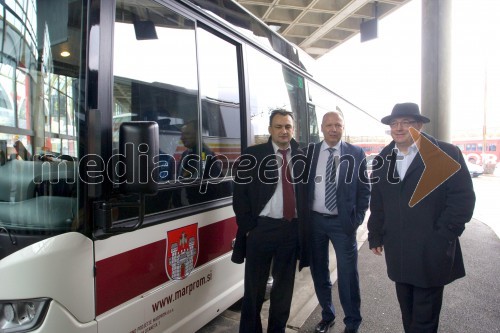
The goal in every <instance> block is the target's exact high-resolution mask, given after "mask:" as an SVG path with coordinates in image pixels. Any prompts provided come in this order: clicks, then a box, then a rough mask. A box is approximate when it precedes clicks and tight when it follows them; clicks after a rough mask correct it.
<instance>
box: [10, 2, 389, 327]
mask: <svg viewBox="0 0 500 333" xmlns="http://www.w3.org/2000/svg"><path fill="white" fill-rule="evenodd" d="M1 8H2V11H0V20H1V21H2V24H1V25H0V30H1V33H0V39H1V43H0V45H1V49H0V52H1V57H0V83H1V86H2V96H1V98H2V100H3V101H5V102H4V103H3V104H2V106H1V108H2V109H1V117H2V123H0V156H1V159H0V286H1V288H0V332H45V333H54V332H82V333H84V332H85V333H87V332H88V333H90V332H93V333H97V332H99V333H116V332H122V333H132V332H133V333H140V332H179V331H181V332H195V331H196V330H198V329H200V328H201V327H203V326H204V325H205V324H206V323H208V322H209V321H210V320H212V319H213V318H214V317H216V316H217V315H219V314H220V313H221V312H222V311H224V310H225V309H227V308H228V307H229V306H231V305H232V304H234V303H235V302H236V301H237V300H239V299H240V298H241V297H242V294H243V271H244V268H243V265H237V264H233V263H232V262H231V261H230V258H231V254H232V245H233V240H234V237H235V233H236V222H235V215H234V212H233V209H232V197H231V195H232V186H233V165H234V163H235V161H236V160H237V158H238V156H239V154H240V152H241V150H242V149H243V148H245V147H247V146H249V145H252V144H255V143H256V142H261V141H262V140H265V138H267V137H268V121H269V114H270V111H271V110H273V109H275V108H286V109H289V110H291V111H292V112H293V113H294V115H295V120H296V133H295V137H296V139H297V141H299V143H300V144H301V145H306V144H308V143H310V142H318V140H320V139H321V135H320V129H319V124H320V123H321V118H322V116H323V115H324V113H326V112H328V111H331V110H335V109H336V108H340V109H341V110H342V112H343V113H344V115H345V117H346V118H349V117H351V118H353V119H355V120H356V122H357V123H359V122H363V118H362V117H363V114H364V113H363V112H361V110H360V109H359V108H357V107H356V106H355V105H353V104H352V103H350V102H349V101H347V100H345V99H344V98H342V97H341V96H339V95H337V94H335V93H333V92H332V91H331V90H329V89H328V88H326V87H325V86H324V85H322V84H321V83H319V82H317V81H316V80H315V79H314V78H313V75H312V68H313V67H314V61H313V60H312V59H311V58H310V57H308V56H307V55H306V54H305V53H304V52H302V51H301V50H300V49H299V48H297V47H296V46H294V45H292V44H290V43H288V42H287V41H285V40H284V39H283V38H282V37H280V36H279V35H278V34H276V33H274V32H273V31H272V30H270V29H269V28H268V27H267V26H266V25H265V24H264V23H262V22H261V21H259V20H257V19H256V18H255V17H254V16H253V15H252V14H250V13H249V12H247V11H246V10H245V9H243V7H241V6H240V5H238V4H237V3H235V2H233V1H231V0H218V1H205V0H191V1H188V0H176V1H173V0H170V1H168V0H158V1H155V0H142V1H136V0H109V1H108V0H106V1H103V0H76V1H75V0H44V1H28V0H26V1H3V2H2V4H1ZM358 113H359V114H360V115H358ZM352 123H354V121H353V122H352ZM365 124H366V126H365V128H372V127H373V126H376V125H377V124H372V123H371V122H370V120H366V123H365ZM381 133H383V129H381ZM188 157H190V158H192V159H190V160H188ZM189 161H192V163H191V162H189ZM184 162H186V164H189V163H191V164H190V172H188V173H187V174H185V173H184V172H180V171H181V170H183V167H182V166H183V163H184Z"/></svg>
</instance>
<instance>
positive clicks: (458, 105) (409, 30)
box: [317, 0, 500, 133]
mask: <svg viewBox="0 0 500 333" xmlns="http://www.w3.org/2000/svg"><path fill="white" fill-rule="evenodd" d="M471 3H472V2H471V1H470V0H453V1H452V30H451V31H452V87H451V110H452V111H451V112H452V116H451V117H452V124H451V129H452V133H453V132H454V131H459V130H463V129H470V128H477V129H478V130H480V129H482V125H483V114H484V111H485V110H486V119H487V126H488V127H492V128H493V127H496V128H500V20H498V18H497V17H496V16H498V13H500V1H499V0H474V1H473V5H471ZM421 5H422V4H421V0H412V1H410V2H409V3H407V4H406V5H404V6H402V7H401V8H400V9H399V10H397V11H395V12H394V13H392V14H390V15H388V16H386V17H385V18H383V19H382V20H380V22H379V26H378V36H379V37H378V38H377V39H375V40H372V41H368V42H364V43H361V42H360V41H359V35H358V36H355V37H353V38H351V39H350V40H349V41H347V42H346V43H344V44H343V45H341V46H339V47H337V48H335V49H334V50H333V51H331V52H330V53H328V54H326V55H324V56H323V57H321V58H320V59H319V60H318V61H317V62H318V65H319V68H321V69H322V70H321V71H320V74H321V76H320V77H319V79H320V81H322V82H323V83H324V84H325V85H326V86H328V87H329V88H331V89H332V90H334V91H335V92H337V93H339V94H340V95H342V96H343V97H345V98H347V99H349V100H350V101H352V102H353V103H354V104H356V105H358V106H359V107H361V108H362V109H364V110H366V111H368V112H369V113H371V114H373V115H374V116H375V117H377V118H382V117H383V116H385V115H387V114H389V113H390V112H391V109H392V107H393V106H394V104H395V103H399V102H416V103H418V104H420V69H421V67H420V66H421V47H420V44H421ZM485 73H487V74H485ZM485 82H486V84H485ZM485 87H486V89H485ZM485 91H486V94H485ZM485 103H486V104H485ZM485 105H486V108H485Z"/></svg>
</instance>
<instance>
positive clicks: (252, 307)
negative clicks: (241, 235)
mask: <svg viewBox="0 0 500 333" xmlns="http://www.w3.org/2000/svg"><path fill="white" fill-rule="evenodd" d="M297 250H298V223H297V221H296V220H294V221H292V222H287V221H284V220H277V219H268V218H259V220H258V223H257V226H256V227H255V228H254V229H252V230H251V231H250V233H249V234H248V236H247V241H246V262H245V292H244V295H243V302H242V308H241V319H240V333H261V332H262V323H261V320H260V311H261V309H262V304H263V303H264V295H265V292H266V284H267V279H268V278H269V272H270V270H271V262H272V272H271V274H272V277H273V280H274V281H273V286H272V289H271V299H270V307H269V319H268V325H267V332H268V333H274V332H279V333H284V332H285V328H286V322H287V320H288V317H289V315H290V306H291V303H292V294H293V285H294V282H295V270H296V265H297V253H298V251H297Z"/></svg>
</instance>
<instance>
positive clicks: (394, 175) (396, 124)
mask: <svg viewBox="0 0 500 333" xmlns="http://www.w3.org/2000/svg"><path fill="white" fill-rule="evenodd" d="M428 122H429V119H428V118H426V117H424V116H422V115H420V110H419V108H418V105H417V104H414V103H402V104H396V105H395V106H394V108H393V110H392V113H391V115H389V116H386V117H384V118H382V123H384V124H386V125H389V126H390V129H391V136H392V138H393V139H394V140H393V141H392V142H391V143H390V144H389V145H388V146H386V147H385V148H384V149H383V150H382V151H381V152H380V154H379V156H377V157H376V161H377V163H376V164H375V165H374V170H373V174H372V182H373V187H372V197H371V203H370V210H371V214H370V218H369V220H368V231H369V234H368V241H369V245H370V249H371V250H372V251H373V253H374V254H376V255H382V251H383V250H385V251H384V252H385V260H386V263H387V273H388V275H389V278H390V279H391V280H393V281H394V282H395V283H396V294H397V298H398V301H399V306H400V308H401V315H402V320H403V326H404V330H405V332H406V333H434V332H437V331H438V325H439V314H440V311H441V305H442V300H443V289H444V285H446V284H448V283H450V282H452V281H454V280H455V279H458V278H461V277H463V276H465V269H464V264H463V260H462V252H461V249H460V243H459V241H458V237H459V236H460V235H461V234H462V232H463V231H464V229H465V223H466V222H468V221H469V220H470V219H471V218H472V213H473V210H474V204H475V194H474V189H473V186H472V180H471V177H470V175H469V172H468V170H467V166H466V164H465V161H464V158H463V156H462V153H461V152H460V150H459V149H458V147H456V146H453V145H451V144H449V143H445V142H442V141H438V140H436V139H434V138H433V137H430V136H429V135H427V134H424V133H422V132H420V131H421V130H422V127H423V124H424V123H428ZM411 128H413V129H414V130H410V129H411ZM412 132H413V135H414V136H412ZM415 135H416V139H415V140H416V141H415V140H414V137H415ZM424 158H425V160H424ZM455 167H456V168H455ZM452 168H455V169H454V170H451V171H450V169H452ZM424 170H425V174H426V175H427V176H426V177H423V174H424ZM429 175H431V177H428V176H429ZM431 183H434V184H435V185H433V186H431V187H430V186H429V184H431ZM417 187H418V188H420V189H422V188H423V189H426V190H425V192H422V191H417ZM417 197H418V199H417V200H415V198H417Z"/></svg>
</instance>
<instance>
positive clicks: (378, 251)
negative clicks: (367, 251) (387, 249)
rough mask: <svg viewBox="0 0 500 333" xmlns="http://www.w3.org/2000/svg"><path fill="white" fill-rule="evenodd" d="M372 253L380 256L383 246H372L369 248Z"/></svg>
mask: <svg viewBox="0 0 500 333" xmlns="http://www.w3.org/2000/svg"><path fill="white" fill-rule="evenodd" d="M371 250H372V252H373V254H376V255H378V256H381V255H382V252H384V247H383V246H379V247H374V248H373V249H371Z"/></svg>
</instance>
